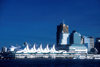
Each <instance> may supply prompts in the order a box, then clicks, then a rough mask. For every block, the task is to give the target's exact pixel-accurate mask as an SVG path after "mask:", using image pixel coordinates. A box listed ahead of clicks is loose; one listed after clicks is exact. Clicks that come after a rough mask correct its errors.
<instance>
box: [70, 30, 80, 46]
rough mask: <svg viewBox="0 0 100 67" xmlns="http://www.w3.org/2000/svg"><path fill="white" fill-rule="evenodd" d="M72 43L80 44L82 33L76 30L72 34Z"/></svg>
mask: <svg viewBox="0 0 100 67" xmlns="http://www.w3.org/2000/svg"><path fill="white" fill-rule="evenodd" d="M70 44H75V45H80V44H81V34H80V33H78V32H76V31H75V30H74V31H73V32H72V33H71V35H70Z"/></svg>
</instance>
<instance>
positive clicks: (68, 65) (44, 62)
mask: <svg viewBox="0 0 100 67" xmlns="http://www.w3.org/2000/svg"><path fill="white" fill-rule="evenodd" d="M5 66H6V67H13V66H14V67H16V66H17V67H19V66H20V67H37V66H38V67H46V66H48V67H91V66H93V67H94V66H96V67H100V60H86V59H75V60H74V59H10V60H0V67H5Z"/></svg>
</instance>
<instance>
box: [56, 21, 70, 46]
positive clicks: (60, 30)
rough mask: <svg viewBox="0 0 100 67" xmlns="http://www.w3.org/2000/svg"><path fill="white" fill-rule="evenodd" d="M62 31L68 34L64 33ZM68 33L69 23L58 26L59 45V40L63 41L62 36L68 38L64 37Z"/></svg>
mask: <svg viewBox="0 0 100 67" xmlns="http://www.w3.org/2000/svg"><path fill="white" fill-rule="evenodd" d="M62 32H63V33H66V34H62ZM67 33H68V25H65V24H63V23H61V24H60V25H58V26H57V45H60V43H59V41H61V40H60V38H62V39H64V40H66V38H64V37H65V36H68V35H69V34H67ZM63 44H64V43H63Z"/></svg>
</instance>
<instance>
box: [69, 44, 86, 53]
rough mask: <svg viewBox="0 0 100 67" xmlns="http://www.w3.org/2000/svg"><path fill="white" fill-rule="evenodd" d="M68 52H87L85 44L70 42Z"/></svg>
mask: <svg viewBox="0 0 100 67" xmlns="http://www.w3.org/2000/svg"><path fill="white" fill-rule="evenodd" d="M69 52H73V53H87V48H86V47H85V45H75V44H72V45H71V46H69Z"/></svg>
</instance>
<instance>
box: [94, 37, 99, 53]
mask: <svg viewBox="0 0 100 67" xmlns="http://www.w3.org/2000/svg"><path fill="white" fill-rule="evenodd" d="M95 47H96V49H97V50H98V52H99V53H100V38H96V43H95Z"/></svg>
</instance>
